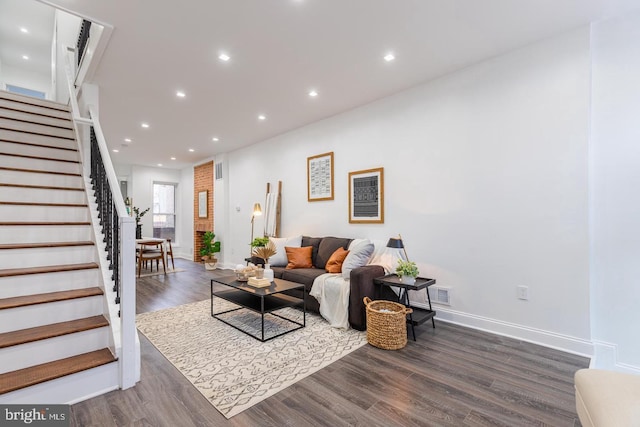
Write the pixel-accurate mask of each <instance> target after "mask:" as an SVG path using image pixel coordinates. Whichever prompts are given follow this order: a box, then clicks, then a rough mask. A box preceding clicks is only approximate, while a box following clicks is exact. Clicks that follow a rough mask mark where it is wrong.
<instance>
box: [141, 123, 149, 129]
mask: <svg viewBox="0 0 640 427" xmlns="http://www.w3.org/2000/svg"><path fill="white" fill-rule="evenodd" d="M140 126H142V127H143V128H145V129H148V128H149V123H142V124H141V125H140Z"/></svg>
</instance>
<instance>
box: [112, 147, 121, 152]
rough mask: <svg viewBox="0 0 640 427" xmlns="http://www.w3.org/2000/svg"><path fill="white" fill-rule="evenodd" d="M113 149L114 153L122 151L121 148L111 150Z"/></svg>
mask: <svg viewBox="0 0 640 427" xmlns="http://www.w3.org/2000/svg"><path fill="white" fill-rule="evenodd" d="M111 151H113V152H114V153H119V152H120V150H117V149H115V148H114V149H113V150H111Z"/></svg>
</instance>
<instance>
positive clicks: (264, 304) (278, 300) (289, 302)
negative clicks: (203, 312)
mask: <svg viewBox="0 0 640 427" xmlns="http://www.w3.org/2000/svg"><path fill="white" fill-rule="evenodd" d="M214 283H219V284H222V285H225V286H227V287H228V288H229V289H225V290H222V291H216V292H214V290H213V284H214ZM293 289H299V290H302V298H296V297H293V296H290V295H286V294H284V293H283V292H286V291H290V290H293ZM213 297H218V298H222V299H224V300H227V301H229V302H232V303H234V304H236V305H238V306H239V307H237V308H233V309H231V310H225V311H222V312H220V313H214V312H213ZM300 305H302V313H303V314H302V319H303V320H302V323H300V322H297V321H295V320H292V319H288V318H286V317H283V316H281V315H279V314H276V313H274V312H275V311H276V310H280V309H281V308H285V307H296V306H300ZM243 309H248V310H251V311H254V312H256V313H260V315H261V317H262V321H261V335H260V336H256V335H254V334H252V333H250V332H247V331H245V330H243V329H240V328H239V327H238V326H236V325H234V324H232V323H230V322H227V321H226V320H225V319H223V318H221V317H220V316H221V315H222V314H225V313H230V312H233V311H238V310H243ZM265 314H269V315H272V316H276V317H279V318H281V319H284V320H286V321H288V322H291V323H293V324H295V325H297V327H295V328H292V329H287V330H286V331H284V332H281V333H279V334H276V335H274V336H271V337H269V338H266V339H265V337H264V316H265ZM211 317H214V318H216V319H218V320H220V321H221V322H224V323H226V324H227V325H229V326H232V327H234V328H236V329H237V330H239V331H241V332H244V333H245V334H247V335H249V336H251V337H253V338H255V339H257V340H260V341H262V342H265V341H269V340H272V339H274V338H276V337H279V336H281V335H284V334H288V333H289V332H293V331H297V330H298V329H301V328H304V327H305V326H306V324H307V298H306V292H305V290H304V285H302V284H300V283H295V282H289V281H288V280H282V279H273V282H271V286H268V287H264V288H256V287H253V286H251V285H249V284H248V283H247V282H240V281H238V280H236V276H224V277H216V278H215V279H211Z"/></svg>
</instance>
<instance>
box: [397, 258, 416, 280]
mask: <svg viewBox="0 0 640 427" xmlns="http://www.w3.org/2000/svg"><path fill="white" fill-rule="evenodd" d="M396 274H397V275H398V277H399V278H400V281H401V282H402V283H405V284H407V285H413V284H414V283H415V282H416V277H418V274H420V272H419V271H418V266H417V265H416V263H415V262H413V261H403V260H400V261H398V266H397V267H396Z"/></svg>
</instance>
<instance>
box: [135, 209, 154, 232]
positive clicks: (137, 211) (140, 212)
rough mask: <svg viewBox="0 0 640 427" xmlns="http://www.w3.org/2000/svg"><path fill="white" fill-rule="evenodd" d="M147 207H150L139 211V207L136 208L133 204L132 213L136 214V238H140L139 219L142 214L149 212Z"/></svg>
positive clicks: (140, 225) (140, 226)
mask: <svg viewBox="0 0 640 427" xmlns="http://www.w3.org/2000/svg"><path fill="white" fill-rule="evenodd" d="M149 209H151V208H147V209H145V210H143V211H141V210H140V208H137V207H135V206H134V207H133V213H134V214H136V239H142V223H141V222H140V221H141V220H142V217H143V216H144V214H146V213H147V212H149Z"/></svg>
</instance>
